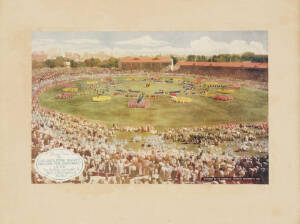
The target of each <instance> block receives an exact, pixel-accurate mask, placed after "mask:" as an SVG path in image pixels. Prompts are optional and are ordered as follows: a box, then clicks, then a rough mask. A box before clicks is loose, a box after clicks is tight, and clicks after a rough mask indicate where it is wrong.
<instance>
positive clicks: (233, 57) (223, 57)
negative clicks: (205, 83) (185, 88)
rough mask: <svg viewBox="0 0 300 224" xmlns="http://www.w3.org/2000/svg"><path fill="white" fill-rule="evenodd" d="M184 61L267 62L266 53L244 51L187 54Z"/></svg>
mask: <svg viewBox="0 0 300 224" xmlns="http://www.w3.org/2000/svg"><path fill="white" fill-rule="evenodd" d="M186 61H196V62H243V61H250V62H268V55H264V54H254V53H252V52H245V53H243V54H219V55H212V56H205V55H188V56H187V58H186Z"/></svg>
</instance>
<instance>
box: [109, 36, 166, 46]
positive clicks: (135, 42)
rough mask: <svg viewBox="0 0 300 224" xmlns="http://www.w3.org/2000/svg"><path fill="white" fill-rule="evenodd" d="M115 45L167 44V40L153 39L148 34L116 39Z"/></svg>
mask: <svg viewBox="0 0 300 224" xmlns="http://www.w3.org/2000/svg"><path fill="white" fill-rule="evenodd" d="M115 44H117V45H131V46H145V47H157V46H162V45H168V44H169V43H168V42H167V41H162V40H154V39H152V37H150V36H149V35H146V36H142V37H139V38H136V39H131V40H124V41H117V42H115Z"/></svg>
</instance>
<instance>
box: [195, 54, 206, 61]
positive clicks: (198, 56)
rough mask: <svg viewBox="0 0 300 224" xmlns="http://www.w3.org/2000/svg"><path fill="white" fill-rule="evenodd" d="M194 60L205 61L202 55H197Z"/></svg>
mask: <svg viewBox="0 0 300 224" xmlns="http://www.w3.org/2000/svg"><path fill="white" fill-rule="evenodd" d="M196 61H206V57H205V56H204V55H197V56H196Z"/></svg>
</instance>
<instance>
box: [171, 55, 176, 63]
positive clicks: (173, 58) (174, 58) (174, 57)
mask: <svg viewBox="0 0 300 224" xmlns="http://www.w3.org/2000/svg"><path fill="white" fill-rule="evenodd" d="M171 58H172V60H173V64H174V65H176V63H177V62H178V58H177V57H176V56H174V55H171Z"/></svg>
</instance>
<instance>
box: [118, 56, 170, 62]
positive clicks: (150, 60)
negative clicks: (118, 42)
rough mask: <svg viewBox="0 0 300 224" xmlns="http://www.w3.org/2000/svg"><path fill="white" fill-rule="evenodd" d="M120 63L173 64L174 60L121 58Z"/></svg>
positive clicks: (162, 58) (165, 58)
mask: <svg viewBox="0 0 300 224" xmlns="http://www.w3.org/2000/svg"><path fill="white" fill-rule="evenodd" d="M120 62H130V63H138V62H140V63H141V62H159V63H162V62H165V63H171V62H172V59H171V58H169V57H125V58H121V59H120Z"/></svg>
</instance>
